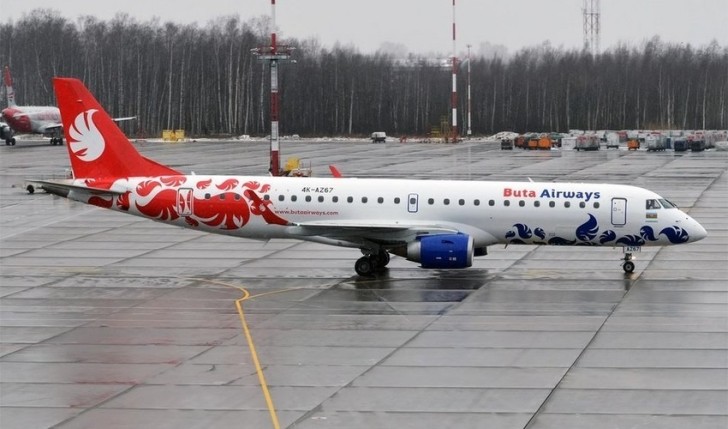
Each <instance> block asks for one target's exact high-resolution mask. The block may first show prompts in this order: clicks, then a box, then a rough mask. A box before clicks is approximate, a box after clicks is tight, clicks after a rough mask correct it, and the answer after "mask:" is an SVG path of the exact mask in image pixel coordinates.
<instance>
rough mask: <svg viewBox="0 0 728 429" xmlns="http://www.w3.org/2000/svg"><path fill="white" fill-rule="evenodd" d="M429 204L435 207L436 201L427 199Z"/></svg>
mask: <svg viewBox="0 0 728 429" xmlns="http://www.w3.org/2000/svg"><path fill="white" fill-rule="evenodd" d="M412 204H414V203H412ZM427 204H429V205H433V204H435V200H434V199H433V198H428V199H427Z"/></svg>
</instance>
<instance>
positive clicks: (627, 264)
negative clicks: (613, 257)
mask: <svg viewBox="0 0 728 429" xmlns="http://www.w3.org/2000/svg"><path fill="white" fill-rule="evenodd" d="M633 259H634V257H633V256H632V254H631V253H625V254H624V258H623V259H622V260H623V261H624V263H623V264H622V269H623V270H624V272H625V273H627V274H630V273H632V272H633V271H634V262H632V260H633Z"/></svg>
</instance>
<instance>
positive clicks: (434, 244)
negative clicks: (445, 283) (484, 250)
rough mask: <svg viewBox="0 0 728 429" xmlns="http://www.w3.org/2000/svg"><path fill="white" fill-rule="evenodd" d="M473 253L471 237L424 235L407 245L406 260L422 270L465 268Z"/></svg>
mask: <svg viewBox="0 0 728 429" xmlns="http://www.w3.org/2000/svg"><path fill="white" fill-rule="evenodd" d="M473 253H474V249H473V237H471V236H469V235H466V234H438V235H425V236H422V237H419V238H418V239H417V240H415V241H413V242H411V243H409V244H408V245H407V260H409V261H413V262H419V263H420V264H421V265H422V268H467V267H469V266H471V265H473Z"/></svg>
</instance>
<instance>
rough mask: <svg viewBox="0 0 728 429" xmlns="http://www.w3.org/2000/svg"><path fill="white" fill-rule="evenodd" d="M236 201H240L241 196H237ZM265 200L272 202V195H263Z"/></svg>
mask: <svg viewBox="0 0 728 429" xmlns="http://www.w3.org/2000/svg"><path fill="white" fill-rule="evenodd" d="M235 199H236V200H239V199H240V195H238V194H235ZM263 199H264V200H266V201H268V200H270V195H268V194H265V195H263Z"/></svg>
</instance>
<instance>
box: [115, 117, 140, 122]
mask: <svg viewBox="0 0 728 429" xmlns="http://www.w3.org/2000/svg"><path fill="white" fill-rule="evenodd" d="M136 118H137V117H136V116H125V117H123V118H111V120H112V121H114V122H121V121H131V120H132V119H136Z"/></svg>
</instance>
